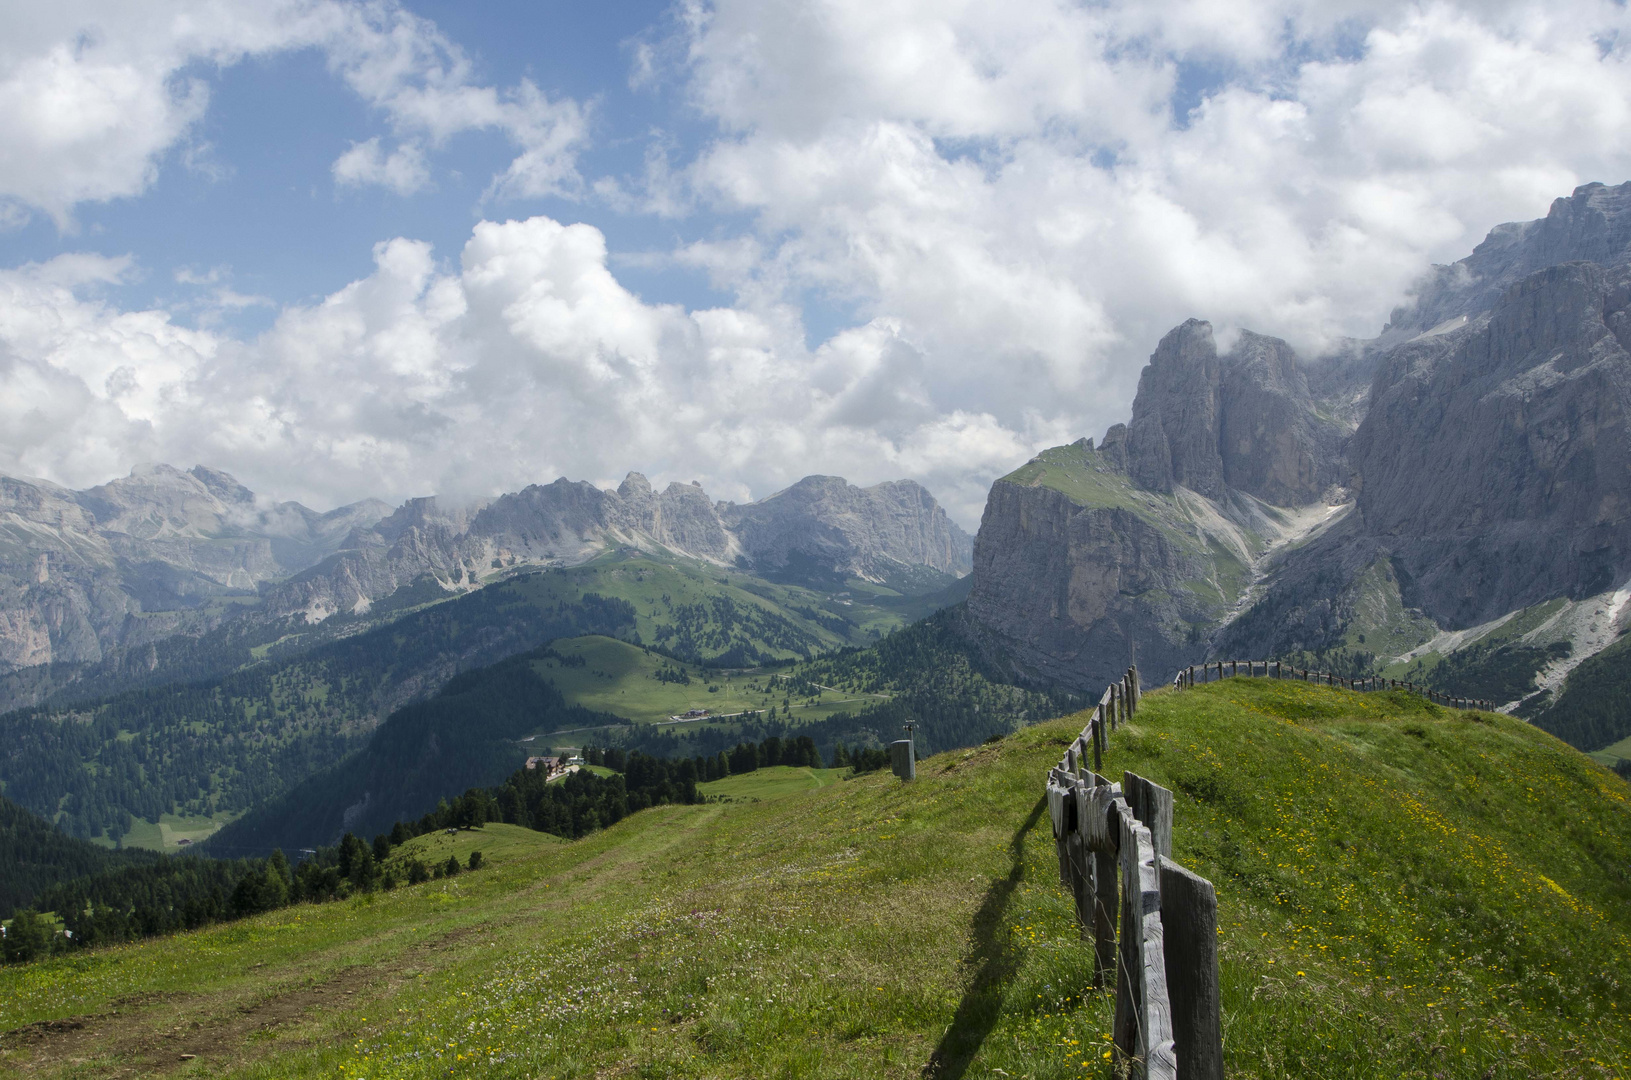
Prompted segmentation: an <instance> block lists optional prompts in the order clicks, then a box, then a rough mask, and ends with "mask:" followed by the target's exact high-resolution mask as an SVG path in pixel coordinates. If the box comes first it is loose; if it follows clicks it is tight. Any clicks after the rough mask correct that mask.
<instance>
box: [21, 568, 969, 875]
mask: <svg viewBox="0 0 1631 1080" xmlns="http://www.w3.org/2000/svg"><path fill="white" fill-rule="evenodd" d="M929 581H930V582H931V583H937V579H935V578H933V577H932V576H931V577H930V578H929ZM840 583H841V584H843V585H844V586H845V587H844V588H842V589H840V590H837V591H838V592H842V593H843V594H845V595H843V596H837V595H831V594H824V593H820V592H817V591H815V590H813V589H810V588H806V587H803V586H799V585H792V584H778V583H774V582H770V581H766V580H764V579H761V578H756V577H754V576H752V575H749V574H744V573H742V572H740V571H734V570H727V569H723V568H720V567H717V566H714V565H712V564H709V563H705V562H701V561H698V560H686V559H679V558H674V557H670V558H667V559H662V560H658V559H653V558H651V557H649V556H646V555H644V554H642V553H639V552H633V551H628V550H615V551H611V552H607V553H605V554H604V555H602V556H600V557H598V558H596V559H594V560H592V561H590V562H589V563H586V564H584V565H581V566H576V567H566V568H561V569H557V570H547V571H538V572H533V573H528V574H520V575H515V576H512V577H508V578H505V579H503V580H501V581H498V582H496V583H494V584H493V585H491V586H487V587H485V588H482V589H479V590H476V591H474V592H467V593H460V594H452V595H449V594H446V593H442V594H441V595H442V596H443V597H444V598H443V599H440V600H438V601H436V602H434V603H430V604H415V605H404V606H403V608H402V613H401V614H400V616H399V617H398V618H397V619H396V620H395V621H392V622H389V623H386V624H385V625H383V626H379V627H375V628H374V629H370V630H365V631H363V632H360V633H357V634H354V635H351V636H347V637H342V638H340V639H339V640H334V641H329V642H327V643H324V644H319V645H316V646H315V647H313V648H310V649H307V650H304V651H302V650H300V649H299V647H298V646H299V644H300V635H298V634H297V635H290V636H286V638H285V641H284V644H282V645H281V646H279V647H278V648H276V649H272V650H269V651H268V652H267V653H266V654H265V658H264V659H261V660H248V661H247V662H246V663H244V664H243V666H241V667H240V668H238V669H237V670H235V671H233V672H231V673H230V674H227V675H225V676H221V677H218V678H215V679H210V680H203V681H199V682H194V683H190V684H186V683H184V684H180V685H176V686H171V687H165V688H151V689H144V690H136V691H127V692H125V693H122V694H117V695H114V696H111V697H109V698H106V699H102V700H99V701H98V700H93V701H88V702H78V701H73V700H70V702H69V703H65V704H63V705H51V704H45V705H38V706H34V707H32V708H28V709H23V710H17V711H14V712H11V713H7V714H4V715H0V740H3V741H0V785H4V790H5V792H6V793H7V795H8V797H10V798H12V799H14V800H16V801H18V802H20V803H22V804H24V805H26V806H28V807H29V808H30V809H32V810H34V812H36V813H39V814H42V815H45V816H46V817H48V818H55V819H58V820H60V821H61V823H62V824H63V825H64V827H65V828H66V829H67V830H68V831H69V832H71V833H73V834H75V835H79V836H84V837H88V838H100V839H101V840H102V841H103V842H105V843H108V844H113V843H115V842H120V841H123V842H127V843H131V844H135V845H138V846H154V845H157V844H162V843H166V842H168V843H170V844H172V845H173V843H174V842H175V841H176V840H179V839H182V838H187V839H202V838H203V837H205V836H208V835H210V834H211V833H212V832H213V831H214V830H215V829H217V828H219V827H220V826H222V825H225V824H226V823H228V822H231V821H235V820H237V819H238V818H240V817H241V816H242V815H243V814H244V813H245V812H246V811H247V810H249V809H250V808H251V807H252V806H255V805H258V804H261V803H264V802H266V801H267V800H269V799H274V798H277V797H278V796H280V795H281V794H283V793H284V792H286V791H288V790H289V789H290V788H291V787H292V786H293V785H295V784H297V783H299V782H300V781H302V780H304V779H306V778H307V777H309V776H311V775H312V774H314V773H315V772H317V771H319V770H320V769H321V768H323V767H326V766H330V765H333V764H334V763H335V762H336V761H338V760H341V759H344V758H345V757H346V755H347V754H349V753H352V752H354V751H356V750H357V749H359V748H360V747H362V746H363V745H365V744H366V743H367V742H368V740H369V738H370V736H371V734H372V732H373V731H374V730H375V729H376V728H377V727H378V725H379V724H380V723H381V722H383V721H384V720H385V719H386V718H387V717H388V716H390V715H391V714H392V713H393V712H395V711H396V710H397V709H399V708H401V707H402V706H403V705H406V704H407V703H409V702H411V701H413V700H415V699H419V698H423V697H426V696H430V695H434V694H435V692H436V691H437V690H438V689H439V688H440V687H441V686H443V685H444V684H446V682H447V681H448V680H449V679H451V678H453V677H454V676H455V675H457V674H458V673H460V672H462V671H469V670H472V669H474V668H478V667H481V666H484V665H488V664H491V663H494V662H496V661H499V660H502V659H503V658H504V657H506V656H510V655H514V654H516V653H520V652H524V651H526V650H529V649H535V648H538V647H540V646H542V645H544V644H545V643H547V642H550V641H553V640H556V639H558V638H563V637H575V636H577V635H581V634H584V633H594V634H601V635H607V636H610V637H613V638H616V639H618V640H622V641H625V642H626V643H628V644H629V645H630V646H631V647H633V648H634V651H636V652H639V653H640V655H641V656H646V655H647V654H646V653H645V652H644V651H642V650H641V649H640V648H639V647H638V646H637V645H636V644H635V643H639V644H640V645H645V644H649V645H650V646H652V647H653V648H654V649H658V650H661V653H662V654H664V655H666V656H669V657H673V658H674V659H673V660H672V663H674V664H678V665H680V666H681V667H683V668H685V669H686V670H691V671H695V672H696V673H697V675H696V677H697V678H710V677H711V676H705V675H703V673H702V671H701V665H704V664H706V665H709V666H710V667H714V666H718V665H734V666H750V665H756V664H763V663H773V664H774V663H787V662H790V661H797V660H801V659H805V658H808V657H811V656H814V655H817V654H820V653H825V652H829V651H832V650H835V649H842V648H846V647H853V646H856V645H861V644H866V643H869V642H872V641H876V640H878V638H879V636H880V635H881V634H884V633H886V632H888V631H890V630H893V629H896V628H898V627H901V626H902V625H904V624H905V622H906V621H907V616H906V614H905V613H903V611H904V612H910V611H911V609H912V605H913V604H916V603H920V602H922V600H921V598H919V597H912V596H905V595H902V594H900V593H898V592H896V591H894V590H892V589H889V588H887V587H885V586H883V585H880V584H877V583H873V582H868V581H865V580H863V579H854V580H849V581H844V580H842V579H840ZM438 592H439V590H438ZM569 670H570V669H569ZM635 685H638V686H640V687H642V688H643V687H644V686H645V681H644V680H635ZM658 685H660V684H658ZM585 688H586V687H585ZM785 696H786V695H785V694H784V695H779V696H776V697H775V698H774V700H773V701H767V699H765V697H764V696H763V695H760V696H759V697H757V698H755V699H754V707H756V708H768V707H770V705H771V704H775V705H776V706H777V707H780V700H781V697H785ZM653 700H655V699H653ZM688 702H689V697H684V701H683V702H682V701H681V700H675V701H673V702H671V704H673V705H675V706H678V705H680V704H682V703H686V704H685V707H686V708H690V707H693V706H692V705H691V704H688ZM607 704H608V703H607V702H606V701H603V700H602V699H601V698H598V697H596V698H593V701H592V702H590V703H589V707H590V708H594V709H600V708H602V707H604V706H606V705H607ZM668 704H670V703H668V702H665V703H664V704H663V705H661V706H659V710H660V708H663V707H667V705H668ZM740 704H742V705H744V706H746V704H747V701H746V699H743V701H742V702H740ZM802 705H803V702H802V700H801V701H800V702H799V703H797V704H796V705H795V704H791V703H790V705H789V706H788V708H790V709H796V708H797V707H798V706H802ZM605 711H607V712H612V713H616V714H617V715H618V716H619V717H624V718H633V717H628V715H627V713H625V712H622V711H619V710H617V709H612V708H607V709H606V710H605ZM672 711H684V709H681V708H677V707H676V708H675V709H673V710H672ZM831 711H833V710H831V709H822V708H820V707H817V708H816V713H817V714H820V715H828V714H829V713H830V712H831ZM641 715H642V716H646V714H641ZM666 715H667V714H663V716H662V717H660V718H666ZM801 715H805V716H809V715H815V714H812V713H811V712H810V711H809V710H808V709H805V710H804V711H803V712H802V713H801ZM647 718H652V719H656V718H659V717H655V716H654V715H653V716H650V717H647ZM567 726H571V725H567ZM536 730H541V729H535V730H534V731H532V732H517V733H516V736H515V737H516V738H519V737H521V736H523V735H525V734H533V733H536ZM166 815H168V816H169V817H168V818H167V817H166ZM181 819H185V826H184V827H183V828H181V829H178V828H176V826H177V825H178V824H180V823H181ZM127 837H128V840H127V839H126V838H127ZM320 839H323V840H325V841H326V839H327V838H320ZM302 846H304V845H302ZM172 849H173V848H172Z"/></svg>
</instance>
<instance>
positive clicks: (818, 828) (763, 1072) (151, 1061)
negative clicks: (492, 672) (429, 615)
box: [0, 679, 1631, 1080]
mask: <svg viewBox="0 0 1631 1080" xmlns="http://www.w3.org/2000/svg"><path fill="white" fill-rule="evenodd" d="M1082 722H1083V718H1082V717H1080V716H1077V717H1070V718H1065V719H1061V720H1056V721H1048V722H1045V723H1042V724H1038V725H1035V726H1033V727H1029V728H1026V729H1024V730H1022V731H1020V732H1018V733H1017V734H1015V735H1012V736H1010V737H1008V738H1006V739H1004V740H1001V741H999V742H993V743H989V744H986V745H983V746H980V747H977V748H973V749H968V750H961V751H954V752H950V753H946V754H941V755H939V756H937V757H934V758H931V759H928V760H926V761H924V762H921V763H920V766H919V780H918V782H917V783H916V784H913V785H904V784H901V783H899V782H898V781H896V780H894V779H893V778H892V777H890V776H888V775H886V774H878V773H874V774H870V775H867V776H863V777H857V778H850V779H840V778H838V777H835V776H832V775H823V774H822V773H823V772H824V771H821V772H816V771H809V770H765V773H766V775H765V776H764V777H762V778H758V779H757V780H756V776H757V774H749V775H745V776H743V777H739V778H732V779H731V780H730V781H724V782H722V783H724V784H740V785H742V786H740V787H738V788H734V789H732V790H731V791H730V792H729V793H730V794H732V795H733V801H730V802H725V801H719V802H712V803H707V804H704V805H699V806H688V807H672V806H671V807H661V808H657V809H654V810H650V811H645V812H642V813H640V814H637V815H635V816H633V817H632V818H629V819H626V820H625V821H623V822H621V823H619V824H618V825H617V826H615V827H613V828H611V829H607V830H605V831H603V832H600V833H596V834H593V835H591V836H589V837H586V838H584V839H582V840H579V841H576V842H573V843H563V842H560V841H555V840H551V839H550V838H534V837H532V836H527V835H522V834H521V830H505V829H502V828H501V827H499V826H495V825H489V826H487V827H486V829H485V830H482V833H483V834H484V835H478V834H474V833H462V834H460V835H459V836H458V837H456V838H452V839H449V838H446V837H445V836H435V837H423V838H420V840H418V841H415V843H423V844H425V845H426V846H427V851H426V854H427V855H434V854H435V853H436V852H440V857H441V859H443V860H445V858H446V855H447V854H448V853H449V852H452V853H457V854H460V855H461V858H467V857H468V851H469V849H471V848H479V849H480V850H482V852H483V855H484V857H485V858H486V859H487V861H488V863H489V866H488V867H487V868H485V869H483V870H480V871H476V872H467V873H463V874H460V875H458V876H457V877H454V878H449V879H444V880H440V881H433V882H429V883H426V884H424V885H420V886H416V887H411V888H407V887H405V888H399V889H397V890H396V891H394V892H390V893H382V894H374V895H370V896H367V897H362V898H359V899H356V900H352V901H346V902H340V903H334V904H328V905H322V906H309V907H297V908H291V909H285V910H282V911H278V912H274V913H272V914H269V915H266V916H262V917H259V918H255V919H251V920H247V921H244V922H241V923H236V924H230V925H224V926H217V927H212V928H209V929H207V930H204V931H201V932H197V933H193V934H188V935H184V936H179V937H175V938H171V939H166V940H155V941H150V942H144V943H141V944H136V945H131V946H126V947H121V948H116V949H108V950H105V951H98V952H92V953H87V954H80V955H74V956H67V957H60V958H56V959H52V960H49V961H45V962H42V963H37V964H33V965H29V966H26V967H14V968H7V969H0V1031H4V1032H7V1034H6V1035H5V1036H3V1037H0V1069H4V1070H7V1071H9V1072H11V1073H14V1074H17V1075H26V1076H30V1077H42V1078H43V1077H88V1076H115V1075H120V1076H124V1075H149V1074H166V1075H177V1076H200V1077H202V1076H212V1077H215V1076H221V1077H226V1076H231V1077H243V1078H270V1077H319V1076H321V1077H348V1078H364V1077H378V1078H393V1080H395V1078H403V1077H416V1076H417V1077H430V1076H436V1077H447V1076H471V1077H475V1076H480V1077H488V1076H493V1077H509V1076H514V1077H528V1078H539V1077H557V1078H566V1077H574V1078H589V1077H754V1078H761V1077H812V1078H813V1077H857V1076H865V1077H924V1076H931V1077H938V1078H959V1077H964V1076H967V1077H993V1078H995V1077H1013V1078H1019V1077H1030V1078H1033V1080H1044V1078H1057V1077H1067V1076H1070V1077H1079V1076H1088V1077H1109V1076H1110V1075H1111V1069H1110V1065H1109V1062H1108V1060H1107V1058H1106V1054H1107V1049H1106V1047H1107V1043H1108V1032H1109V1030H1110V1016H1111V1012H1112V1002H1111V999H1110V998H1109V997H1107V996H1106V995H1105V994H1104V993H1103V992H1102V991H1099V990H1096V989H1095V988H1094V987H1093V986H1092V961H1091V956H1090V954H1089V951H1088V949H1087V947H1085V946H1084V943H1083V942H1082V941H1081V939H1080V935H1079V932H1078V930H1077V928H1076V926H1075V925H1074V921H1073V917H1072V914H1071V910H1070V902H1069V899H1068V897H1067V896H1066V895H1065V893H1064V892H1063V890H1062V889H1061V888H1060V886H1059V881H1058V870H1057V859H1056V856H1055V852H1054V845H1053V842H1052V838H1051V835H1050V833H1049V828H1048V821H1047V815H1046V812H1045V804H1044V803H1043V801H1042V797H1041V796H1042V779H1043V776H1044V773H1045V770H1046V768H1047V767H1048V766H1049V765H1050V764H1051V763H1052V762H1054V761H1056V760H1057V759H1058V757H1059V755H1060V753H1061V752H1062V750H1063V748H1064V746H1065V745H1066V743H1067V742H1068V740H1069V739H1071V738H1072V737H1073V736H1074V735H1075V734H1076V732H1077V731H1078V730H1079V729H1080V727H1081V725H1082ZM1105 767H1106V770H1107V771H1109V772H1111V773H1112V775H1119V772H1120V771H1121V770H1122V769H1131V770H1133V771H1137V772H1140V773H1142V774H1144V775H1147V776H1150V777H1152V778H1153V779H1155V780H1157V781H1159V782H1161V783H1164V784H1166V785H1168V786H1170V787H1172V788H1173V789H1174V791H1175V792H1176V818H1175V828H1174V848H1175V855H1176V857H1177V858H1178V859H1179V860H1180V861H1181V862H1183V863H1185V864H1186V865H1188V866H1190V867H1191V868H1193V869H1195V870H1196V871H1198V872H1200V873H1201V874H1203V875H1205V876H1207V877H1209V878H1210V879H1211V880H1212V881H1213V882H1214V883H1215V884H1216V886H1217V890H1218V895H1219V901H1220V937H1219V944H1220V952H1221V964H1222V985H1223V993H1224V1009H1225V1013H1224V1024H1225V1032H1226V1035H1225V1038H1226V1051H1225V1052H1226V1060H1227V1068H1228V1073H1229V1075H1230V1076H1231V1077H1287V1078H1292V1077H1295V1078H1299V1080H1301V1078H1321V1077H1333V1078H1335V1077H1387V1078H1390V1080H1391V1078H1398V1077H1420V1078H1423V1080H1426V1078H1430V1077H1431V1078H1438V1077H1445V1078H1450V1077H1454V1078H1467V1080H1475V1078H1477V1080H1496V1078H1500V1080H1505V1078H1518V1077H1533V1076H1550V1077H1622V1078H1623V1077H1627V1076H1631V1023H1628V1022H1627V1019H1626V1017H1627V1013H1628V1011H1631V987H1628V986H1627V979H1626V975H1627V971H1628V969H1631V965H1628V964H1627V962H1626V961H1627V957H1628V956H1631V877H1628V874H1631V870H1628V867H1631V789H1628V787H1627V785H1625V784H1624V783H1623V782H1622V781H1620V780H1619V779H1618V778H1616V777H1614V776H1612V775H1611V774H1609V773H1608V772H1607V771H1606V770H1604V769H1602V768H1601V767H1600V766H1598V765H1596V764H1595V763H1593V762H1591V761H1590V760H1588V759H1587V758H1585V757H1584V756H1582V755H1580V754H1577V753H1575V752H1574V751H1572V750H1570V749H1568V748H1567V747H1565V746H1563V744H1561V743H1559V742H1557V741H1556V740H1554V739H1552V738H1551V737H1550V736H1547V735H1545V734H1543V733H1541V732H1539V731H1537V730H1535V729H1532V728H1530V727H1528V726H1526V725H1524V724H1523V723H1521V722H1519V721H1516V720H1513V719H1510V718H1507V717H1497V716H1490V715H1479V714H1471V713H1460V712H1455V711H1451V710H1447V709H1442V708H1438V707H1436V706H1432V705H1428V704H1426V703H1424V702H1422V701H1421V700H1420V699H1416V698H1411V697H1408V696H1405V695H1402V694H1371V695H1362V694H1353V693H1348V692H1345V691H1340V690H1333V689H1328V688H1321V687H1314V686H1308V685H1303V684H1297V683H1289V682H1286V683H1276V682H1270V681H1267V680H1257V679H1230V680H1226V681H1224V682H1221V683H1217V684H1213V685H1210V686H1205V687H1201V688H1197V689H1195V690H1192V691H1188V692H1185V693H1182V694H1179V693H1175V692H1172V691H1170V690H1168V691H1160V692H1156V693H1151V694H1149V695H1147V696H1146V697H1145V699H1144V706H1143V708H1142V710H1141V712H1140V714H1139V716H1138V719H1137V722H1136V723H1135V724H1133V725H1131V726H1129V727H1127V728H1124V729H1123V730H1121V731H1118V732H1116V733H1115V734H1114V735H1112V737H1111V741H1110V754H1109V758H1108V760H1107V761H1106V763H1105ZM800 772H809V773H810V775H808V776H797V775H795V774H798V773H800ZM776 773H786V774H788V775H787V776H781V775H771V774H776ZM752 783H762V784H763V785H764V788H763V789H762V790H758V791H756V790H755V789H753V788H752V786H751V784H752ZM777 785H780V786H779V787H778V786H777ZM720 793H721V794H725V793H726V792H725V791H724V790H723V789H721V792H720ZM754 798H757V799H758V801H750V800H752V799H754ZM438 844H442V845H447V851H442V850H441V848H439V847H438V848H436V849H435V852H432V851H431V850H430V846H431V845H438Z"/></svg>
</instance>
